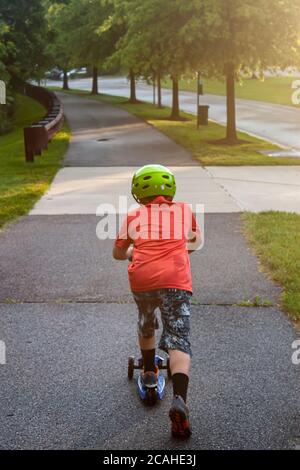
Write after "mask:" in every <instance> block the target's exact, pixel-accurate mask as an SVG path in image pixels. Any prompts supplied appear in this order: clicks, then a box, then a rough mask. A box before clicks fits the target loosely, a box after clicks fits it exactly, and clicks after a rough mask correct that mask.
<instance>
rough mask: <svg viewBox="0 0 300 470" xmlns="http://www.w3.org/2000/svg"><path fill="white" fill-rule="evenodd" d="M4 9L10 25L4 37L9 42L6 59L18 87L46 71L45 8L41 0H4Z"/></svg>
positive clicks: (0, 2) (1, 8)
mask: <svg viewBox="0 0 300 470" xmlns="http://www.w3.org/2000/svg"><path fill="white" fill-rule="evenodd" d="M0 12H1V19H2V22H3V23H4V24H6V26H7V29H6V31H5V32H4V34H3V40H4V42H5V44H7V45H8V47H6V52H5V54H4V58H3V59H2V60H3V63H4V64H5V67H6V70H7V72H8V73H9V75H10V77H11V78H10V81H11V85H12V87H13V88H14V89H17V88H20V87H21V86H22V84H23V82H24V81H25V80H27V79H28V78H37V79H38V78H40V77H41V75H42V74H43V73H44V71H45V66H46V64H47V56H46V54H45V44H46V41H47V29H46V22H45V18H44V16H45V15H44V13H45V10H44V6H43V3H42V1H41V0H11V1H9V2H7V0H0ZM25 19H26V21H25ZM24 51H26V53H24Z"/></svg>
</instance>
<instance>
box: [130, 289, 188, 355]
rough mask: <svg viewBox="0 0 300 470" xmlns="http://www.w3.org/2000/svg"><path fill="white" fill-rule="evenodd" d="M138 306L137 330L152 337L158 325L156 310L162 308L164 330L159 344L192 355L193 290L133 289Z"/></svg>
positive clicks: (164, 347)
mask: <svg viewBox="0 0 300 470" xmlns="http://www.w3.org/2000/svg"><path fill="white" fill-rule="evenodd" d="M133 296H134V300H135V302H136V304H137V306H138V310H139V320H138V333H139V335H140V336H142V337H143V338H152V337H153V336H154V335H155V329H158V327H159V325H158V320H157V317H156V314H155V310H156V309H157V308H159V310H160V312H161V319H162V323H163V333H162V337H161V340H160V343H159V348H160V349H162V350H163V351H166V352H168V350H170V349H171V350H176V351H182V352H184V353H186V354H189V355H190V356H191V355H192V353H191V344H190V315H191V297H192V294H191V292H188V291H185V290H180V289H160V290H155V291H151V292H133Z"/></svg>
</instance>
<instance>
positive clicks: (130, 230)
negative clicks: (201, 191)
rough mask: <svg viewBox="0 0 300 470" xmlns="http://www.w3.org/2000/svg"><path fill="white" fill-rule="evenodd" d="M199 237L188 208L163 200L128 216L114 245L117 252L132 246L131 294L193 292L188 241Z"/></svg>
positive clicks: (198, 231)
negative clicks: (176, 290)
mask: <svg viewBox="0 0 300 470" xmlns="http://www.w3.org/2000/svg"><path fill="white" fill-rule="evenodd" d="M192 233H194V234H195V233H197V234H200V229H199V226H198V224H197V221H196V218H195V216H194V214H193V213H192V210H191V208H190V206H189V205H188V204H185V203H182V202H170V201H168V200H166V199H165V198H164V197H163V196H159V197H157V198H156V199H155V200H153V201H152V202H151V203H150V204H148V205H146V206H140V207H139V208H138V209H137V210H135V211H134V212H131V213H129V214H128V215H127V218H126V220H125V222H124V224H123V226H122V228H121V231H120V233H119V235H118V237H117V240H116V242H115V244H116V246H117V247H118V248H122V249H127V248H128V247H129V246H130V245H131V244H133V245H134V252H133V259H132V262H131V263H130V264H129V266H128V275H129V282H130V285H131V290H132V291H133V292H147V291H152V290H157V289H164V288H175V289H182V290H187V291H190V292H192V275H191V266H190V258H189V253H188V245H187V243H188V241H189V240H191V238H194V237H193V236H191V234H192Z"/></svg>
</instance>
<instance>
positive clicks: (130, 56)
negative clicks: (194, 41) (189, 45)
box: [116, 0, 191, 119]
mask: <svg viewBox="0 0 300 470" xmlns="http://www.w3.org/2000/svg"><path fill="white" fill-rule="evenodd" d="M121 3H122V5H121V7H120V6H119V5H120V0H116V4H117V6H119V8H122V10H123V18H124V17H125V18H126V32H125V34H124V36H123V37H122V38H121V39H120V41H119V43H118V45H117V53H116V56H117V57H118V58H119V61H120V64H121V65H122V66H123V67H126V68H127V69H128V70H130V75H131V77H132V76H133V74H139V75H152V76H157V77H158V79H160V77H161V75H162V74H164V73H166V72H168V73H169V74H170V76H171V78H172V81H173V100H172V113H171V116H170V118H171V119H179V118H180V116H179V90H178V81H179V78H180V76H181V75H182V74H183V73H184V72H185V71H186V70H187V68H188V62H187V60H186V58H187V54H186V50H185V49H184V48H183V47H182V39H181V37H180V35H179V34H178V31H180V29H181V28H182V27H183V26H184V24H185V23H186V21H187V20H188V19H190V14H191V13H190V11H187V10H185V9H182V8H181V7H180V5H181V3H182V2H181V0H164V2H163V5H162V2H161V0H131V1H127V2H123V1H122V2H121ZM124 12H125V13H124ZM159 81H160V80H159ZM131 88H132V92H131V99H133V97H132V94H133V91H134V89H133V85H132V80H131Z"/></svg>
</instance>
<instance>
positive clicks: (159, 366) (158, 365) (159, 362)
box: [157, 359, 163, 369]
mask: <svg viewBox="0 0 300 470" xmlns="http://www.w3.org/2000/svg"><path fill="white" fill-rule="evenodd" d="M162 366H163V361H162V359H159V360H158V361H157V367H158V368H159V369H161V368H162Z"/></svg>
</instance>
